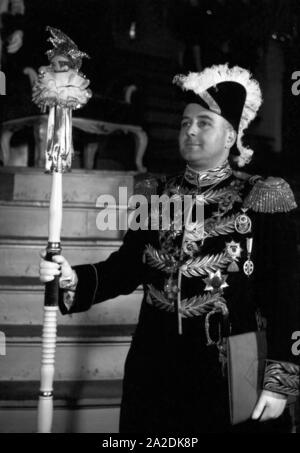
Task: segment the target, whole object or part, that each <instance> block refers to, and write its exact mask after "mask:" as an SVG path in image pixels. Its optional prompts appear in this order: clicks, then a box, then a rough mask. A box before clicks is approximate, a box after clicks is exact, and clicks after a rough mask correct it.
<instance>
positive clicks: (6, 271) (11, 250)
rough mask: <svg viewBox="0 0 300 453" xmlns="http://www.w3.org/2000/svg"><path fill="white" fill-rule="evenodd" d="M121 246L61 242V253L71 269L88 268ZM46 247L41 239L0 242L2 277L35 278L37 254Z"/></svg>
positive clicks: (5, 240) (98, 241)
mask: <svg viewBox="0 0 300 453" xmlns="http://www.w3.org/2000/svg"><path fill="white" fill-rule="evenodd" d="M120 245H121V242H120V241H104V240H96V239H94V240H76V239H75V240H74V239H73V240H70V239H68V240H64V241H63V242H62V248H63V252H62V253H63V255H64V256H65V257H66V258H67V260H68V261H69V262H70V263H71V265H75V264H88V263H95V262H98V261H102V260H105V259H106V258H108V256H109V255H110V254H111V253H112V252H113V251H115V250H117V249H118V248H119V247H120ZM45 246H46V241H45V240H41V239H40V238H39V239H36V238H27V239H23V238H14V239H12V238H8V239H5V238H0V274H1V276H3V277H7V276H15V277H37V276H38V266H39V261H40V258H39V252H40V250H42V249H45Z"/></svg>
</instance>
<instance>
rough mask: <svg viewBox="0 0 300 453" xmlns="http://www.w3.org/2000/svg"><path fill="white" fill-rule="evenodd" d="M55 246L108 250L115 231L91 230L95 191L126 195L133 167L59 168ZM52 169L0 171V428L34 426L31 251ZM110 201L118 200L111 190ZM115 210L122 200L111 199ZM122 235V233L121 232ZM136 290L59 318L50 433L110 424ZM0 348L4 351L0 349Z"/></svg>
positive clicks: (76, 257) (96, 257)
mask: <svg viewBox="0 0 300 453" xmlns="http://www.w3.org/2000/svg"><path fill="white" fill-rule="evenodd" d="M63 184H64V216H63V228H62V240H61V243H62V248H63V254H64V256H65V257H66V258H67V259H68V260H69V261H70V263H71V264H73V265H74V264H79V263H88V262H96V261H100V260H102V259H105V258H106V257H108V256H109V255H110V253H111V252H112V251H114V250H116V249H117V248H118V247H119V246H120V244H121V240H122V232H119V231H99V230H98V229H97V226H96V219H97V214H98V213H99V212H100V211H101V209H103V206H101V205H99V202H98V205H97V198H98V196H99V195H102V194H110V195H114V196H117V194H118V188H119V187H120V186H123V187H127V193H128V197H130V195H132V193H133V187H134V174H133V173H128V172H126V173H125V172H105V171H89V172H87V171H84V170H74V171H73V172H72V173H70V174H66V175H64V178H63ZM50 185H51V177H50V176H49V175H46V174H43V172H42V170H40V169H35V168H17V167H6V168H1V169H0V276H1V277H0V307H1V308H0V332H3V333H4V335H5V337H6V354H5V355H1V350H0V369H1V373H0V432H2V433H8V432H14V433H20V432H35V431H36V416H37V411H36V409H37V399H38V391H39V380H40V375H39V373H40V362H41V334H42V317H43V294H44V288H43V285H41V283H40V282H39V280H38V263H39V250H41V249H44V248H45V245H46V243H47V234H48V231H47V228H48V206H49V196H50ZM116 199H118V198H117V197H116ZM118 208H120V210H121V211H122V209H123V211H124V209H126V208H125V206H124V205H123V206H119V207H118V206H117V207H115V208H114V207H112V209H118ZM123 233H124V232H123ZM141 298H142V291H141V289H139V288H138V289H137V290H136V291H135V292H134V293H133V294H131V295H129V296H120V297H118V298H116V299H114V300H111V301H106V302H103V303H102V304H99V305H96V306H94V307H93V308H92V309H91V310H90V311H89V312H86V313H80V314H78V315H70V316H62V315H60V314H59V317H58V337H57V350H56V372H55V383H54V425H53V432H111V433H113V432H117V431H118V415H119V406H120V399H121V391H122V377H123V366H124V360H125V357H126V354H127V351H128V348H129V345H130V340H131V335H132V333H133V330H134V326H135V324H136V322H137V316H138V311H139V306H140V303H141ZM2 353H4V351H2Z"/></svg>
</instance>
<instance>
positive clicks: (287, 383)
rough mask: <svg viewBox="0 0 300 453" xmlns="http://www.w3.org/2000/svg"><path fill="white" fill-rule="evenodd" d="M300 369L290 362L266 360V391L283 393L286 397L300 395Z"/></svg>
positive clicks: (264, 385) (264, 386)
mask: <svg viewBox="0 0 300 453" xmlns="http://www.w3.org/2000/svg"><path fill="white" fill-rule="evenodd" d="M299 379H300V368H299V366H298V365H295V364H293V363H288V362H275V361H272V360H266V369H265V375H264V384H263V388H264V390H270V391H271V392H277V393H283V394H285V395H293V396H298V395H299V384H300V382H299Z"/></svg>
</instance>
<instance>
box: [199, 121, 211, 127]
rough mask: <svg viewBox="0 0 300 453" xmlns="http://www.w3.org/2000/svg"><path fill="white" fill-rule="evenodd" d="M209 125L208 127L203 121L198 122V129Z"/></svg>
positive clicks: (207, 123) (206, 122)
mask: <svg viewBox="0 0 300 453" xmlns="http://www.w3.org/2000/svg"><path fill="white" fill-rule="evenodd" d="M209 125H210V123H209V122H208V121H204V120H203V121H199V123H198V126H199V127H205V126H209Z"/></svg>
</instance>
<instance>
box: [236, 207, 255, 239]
mask: <svg viewBox="0 0 300 453" xmlns="http://www.w3.org/2000/svg"><path fill="white" fill-rule="evenodd" d="M242 211H243V213H242V214H239V215H238V216H237V218H236V219H235V223H234V227H235V230H236V231H237V232H238V233H240V234H247V233H249V232H250V231H251V227H252V222H251V219H250V217H249V216H247V214H246V211H247V209H245V208H243V209H242Z"/></svg>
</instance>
